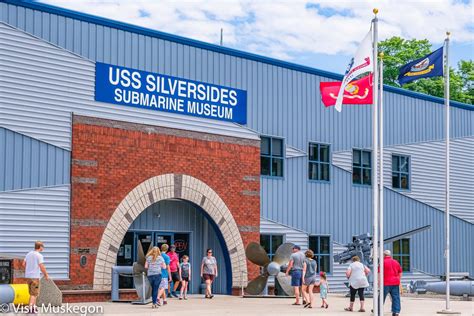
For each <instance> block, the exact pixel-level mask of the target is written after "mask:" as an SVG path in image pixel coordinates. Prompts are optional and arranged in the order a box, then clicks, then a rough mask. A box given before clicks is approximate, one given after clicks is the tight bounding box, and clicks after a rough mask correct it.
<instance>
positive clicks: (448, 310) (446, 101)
mask: <svg viewBox="0 0 474 316" xmlns="http://www.w3.org/2000/svg"><path fill="white" fill-rule="evenodd" d="M450 34H451V33H450V32H446V39H445V40H444V108H445V112H446V114H445V119H446V122H445V128H446V159H445V160H446V206H445V207H446V214H445V215H446V227H445V229H446V231H445V235H446V236H445V237H446V245H445V246H446V248H445V250H444V259H445V266H446V308H445V309H444V310H442V311H439V312H438V314H460V313H459V312H456V311H452V310H451V302H450V292H451V291H450V290H451V289H450V274H451V273H450V270H451V267H450V259H451V256H450V251H449V248H450V239H451V235H450V234H451V232H450V221H451V218H450V205H449V204H450V194H449V189H450V150H449V139H450V135H449V134H450V130H449V129H450V127H449V126H450V118H449V116H450V115H449V112H450V106H449V54H448V53H449V35H450Z"/></svg>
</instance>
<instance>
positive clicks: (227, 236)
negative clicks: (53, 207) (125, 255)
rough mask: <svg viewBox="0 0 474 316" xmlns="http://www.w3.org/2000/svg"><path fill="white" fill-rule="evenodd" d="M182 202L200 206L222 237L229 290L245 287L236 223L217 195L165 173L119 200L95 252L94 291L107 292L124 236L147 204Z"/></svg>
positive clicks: (199, 184) (242, 251) (198, 182)
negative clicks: (171, 201) (230, 276)
mask: <svg viewBox="0 0 474 316" xmlns="http://www.w3.org/2000/svg"><path fill="white" fill-rule="evenodd" d="M173 198H175V199H182V200H187V201H190V202H193V203H194V204H196V205H199V206H200V207H201V208H202V209H203V210H204V212H206V213H207V214H208V215H209V217H210V218H211V219H212V220H213V221H214V223H215V224H216V225H217V227H218V228H219V229H220V231H221V233H222V236H223V238H224V241H225V244H226V247H227V250H228V253H229V255H230V263H231V269H232V287H240V286H242V285H243V286H246V285H247V264H246V259H245V249H244V244H243V241H242V238H241V236H240V233H239V229H238V227H237V224H236V222H235V220H234V218H233V216H232V214H231V212H230V210H229V209H228V207H227V206H226V204H225V203H224V201H223V200H222V199H221V198H220V197H219V196H218V195H217V193H216V192H215V191H214V190H213V189H212V188H210V187H209V186H208V185H207V184H206V183H204V182H202V181H201V180H198V179H196V178H194V177H191V176H188V175H182V174H164V175H160V176H156V177H153V178H150V179H148V180H145V181H144V182H142V183H141V184H139V185H138V186H136V187H135V188H134V189H133V190H132V191H130V192H129V193H128V195H127V196H126V197H125V198H124V199H123V200H122V202H121V203H120V204H119V206H118V207H117V208H116V209H115V211H114V213H113V214H112V216H111V218H110V220H109V222H108V224H107V226H106V228H105V231H104V234H103V235H102V239H101V241H100V246H99V249H98V251H97V257H96V262H95V267H94V289H95V290H110V287H111V275H112V273H111V272H112V271H111V270H112V266H114V265H115V264H116V260H117V252H118V249H119V247H120V243H121V242H122V240H123V238H124V236H125V233H126V232H127V230H128V229H129V227H130V225H131V224H132V223H133V221H134V220H135V219H136V218H137V217H138V215H140V213H142V212H143V211H144V210H145V209H146V208H147V207H149V206H150V205H152V204H154V203H156V202H159V201H161V200H167V199H173Z"/></svg>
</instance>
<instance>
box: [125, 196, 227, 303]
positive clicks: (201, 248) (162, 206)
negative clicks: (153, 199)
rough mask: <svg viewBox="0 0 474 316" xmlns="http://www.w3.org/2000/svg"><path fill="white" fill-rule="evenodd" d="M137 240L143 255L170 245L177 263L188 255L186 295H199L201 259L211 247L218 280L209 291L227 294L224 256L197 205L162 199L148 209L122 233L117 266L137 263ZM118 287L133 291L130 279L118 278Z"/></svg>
mask: <svg viewBox="0 0 474 316" xmlns="http://www.w3.org/2000/svg"><path fill="white" fill-rule="evenodd" d="M138 241H141V242H142V244H143V246H144V247H143V248H144V249H143V251H144V252H145V253H146V252H147V251H148V247H150V246H158V247H160V246H161V245H163V244H167V245H172V244H174V245H175V246H176V252H177V254H178V256H179V259H180V261H181V258H182V257H183V256H184V255H187V256H189V258H190V261H189V262H190V263H191V270H192V272H191V280H190V282H189V293H199V292H200V290H201V283H202V280H201V277H200V273H199V271H200V268H201V260H202V257H203V256H204V255H205V254H206V249H207V248H211V249H212V250H213V251H214V257H216V260H217V263H218V269H219V277H218V278H216V280H215V282H214V283H213V290H214V291H213V292H214V293H216V294H230V289H229V285H230V284H231V279H230V278H231V275H232V274H231V272H230V264H228V262H227V261H228V257H227V258H226V256H228V253H227V252H226V248H225V245H223V240H222V237H219V234H218V230H217V228H216V227H215V226H214V225H213V224H212V223H211V222H210V221H209V220H208V219H207V218H206V216H205V215H204V213H203V212H202V210H201V209H200V208H199V207H198V206H196V205H194V204H192V203H189V202H186V201H181V200H165V201H160V202H158V203H155V204H153V205H151V206H149V207H148V208H147V209H146V210H145V211H143V212H142V213H141V214H140V216H138V217H137V218H136V219H135V221H133V223H132V224H131V225H130V228H129V230H128V231H127V232H126V233H125V236H124V238H123V240H122V242H121V244H120V246H119V247H118V248H119V251H118V254H117V264H118V265H122V266H123V265H127V266H131V265H132V264H133V262H135V261H136V260H137V255H138ZM127 280H128V281H127ZM119 286H120V288H133V280H132V278H129V277H124V276H122V277H120V283H119Z"/></svg>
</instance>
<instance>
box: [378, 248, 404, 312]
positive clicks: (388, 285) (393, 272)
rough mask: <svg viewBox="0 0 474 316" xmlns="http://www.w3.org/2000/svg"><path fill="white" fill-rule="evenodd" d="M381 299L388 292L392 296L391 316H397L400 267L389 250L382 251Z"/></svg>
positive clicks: (399, 301)
mask: <svg viewBox="0 0 474 316" xmlns="http://www.w3.org/2000/svg"><path fill="white" fill-rule="evenodd" d="M383 257H384V258H383V301H384V303H385V299H386V298H387V295H388V294H390V297H391V298H392V316H398V315H399V314H400V311H401V309H402V306H401V300H400V282H401V279H402V272H403V271H402V267H401V266H400V263H398V261H397V260H395V259H393V258H392V253H391V252H390V250H385V251H384V252H383Z"/></svg>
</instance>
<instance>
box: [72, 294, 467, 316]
mask: <svg viewBox="0 0 474 316" xmlns="http://www.w3.org/2000/svg"><path fill="white" fill-rule="evenodd" d="M347 301H348V299H347V298H345V297H343V296H341V295H336V294H334V295H332V296H330V297H329V308H328V309H324V310H323V309H321V308H319V307H317V308H313V309H310V310H308V309H303V308H302V307H301V306H291V303H292V302H293V300H292V299H278V298H241V297H235V296H216V297H214V298H213V299H212V300H205V299H204V298H202V296H191V297H190V299H189V300H187V301H178V300H176V299H173V300H170V301H169V303H168V305H167V306H164V307H160V308H159V309H158V310H155V309H151V306H150V305H146V306H141V305H131V304H129V303H101V304H99V303H96V304H98V305H102V306H103V307H104V312H105V314H107V315H129V314H131V315H135V316H141V315H192V316H196V315H258V316H263V315H272V316H275V315H291V316H293V315H310V314H313V315H325V316H326V315H327V316H329V315H351V314H352V315H354V316H356V315H371V313H370V308H371V305H372V299H368V300H367V305H368V306H367V308H366V310H367V311H369V312H366V313H357V312H354V313H349V312H345V311H344V307H346V306H347V305H346V304H347ZM317 303H318V305H319V303H320V300H319V297H318V298H317ZM387 303H390V302H389V301H387ZM77 305H85V304H77ZM94 305H95V304H94ZM356 307H357V308H358V305H357V302H356ZM443 307H444V301H443V299H442V298H423V297H421V298H420V297H403V298H402V315H410V316H417V315H420V316H425V315H437V314H436V311H438V310H441V309H443ZM452 309H453V310H456V311H459V312H461V315H469V316H472V315H474V302H465V301H452ZM385 312H386V313H385V315H391V313H390V306H389V304H387V305H386V306H385Z"/></svg>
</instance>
